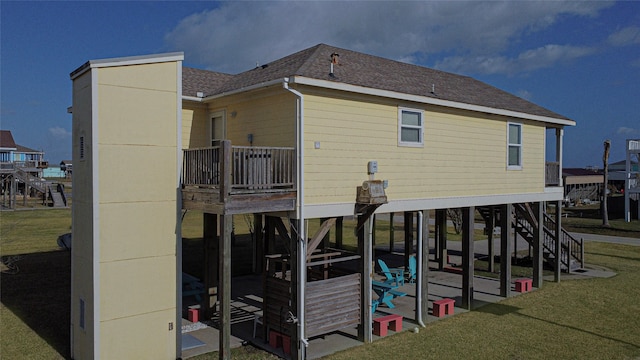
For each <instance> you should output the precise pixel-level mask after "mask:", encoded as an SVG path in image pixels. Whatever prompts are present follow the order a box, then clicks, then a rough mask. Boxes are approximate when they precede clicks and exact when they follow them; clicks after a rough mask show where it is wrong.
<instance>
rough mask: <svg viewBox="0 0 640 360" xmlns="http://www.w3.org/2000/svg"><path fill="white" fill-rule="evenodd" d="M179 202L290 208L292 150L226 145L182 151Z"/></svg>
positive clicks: (240, 209)
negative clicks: (180, 197) (180, 198)
mask: <svg viewBox="0 0 640 360" xmlns="http://www.w3.org/2000/svg"><path fill="white" fill-rule="evenodd" d="M183 153H184V159H183V170H182V178H181V184H182V207H183V209H198V210H203V211H205V212H211V213H216V214H241V213H259V212H271V211H290V210H293V209H294V208H295V200H296V187H295V150H294V149H293V148H287V147H256V146H250V147H249V146H231V142H230V141H226V140H225V141H220V142H219V145H217V146H212V147H208V148H199V149H188V150H184V152H183Z"/></svg>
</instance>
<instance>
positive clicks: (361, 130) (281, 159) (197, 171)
mask: <svg viewBox="0 0 640 360" xmlns="http://www.w3.org/2000/svg"><path fill="white" fill-rule="evenodd" d="M182 62H183V54H182V53H169V54H160V55H151V56H138V57H127V58H116V59H105V60H95V61H89V62H87V63H85V64H84V65H82V66H81V67H80V68H78V69H77V70H75V71H73V72H72V73H71V79H72V81H73V106H72V112H73V166H74V176H73V181H74V184H73V199H74V204H73V240H74V243H73V249H72V252H73V253H72V294H71V299H72V300H71V301H72V314H71V325H72V339H71V341H72V352H73V354H72V355H73V357H74V358H76V359H87V358H104V359H125V358H129V359H131V358H151V359H175V358H178V357H180V356H181V351H180V349H181V346H180V341H181V340H180V339H181V337H180V323H181V318H182V305H181V301H182V296H181V294H180V292H181V289H182V275H181V274H182V263H181V257H182V250H181V234H180V224H181V216H182V212H183V211H184V210H191V209H197V210H200V211H202V212H203V213H204V220H205V222H204V229H203V233H204V241H205V243H206V244H207V245H206V246H205V250H204V251H205V255H204V257H205V266H204V267H205V271H204V273H203V274H202V281H203V283H204V288H205V294H206V296H204V300H203V304H202V309H201V310H202V313H203V315H204V316H211V315H212V314H213V313H217V314H218V316H219V323H220V325H219V330H220V334H221V335H220V339H219V346H220V356H221V358H228V357H229V356H230V355H229V347H230V333H231V322H230V289H231V282H232V278H231V265H232V264H231V234H232V231H233V226H232V216H233V215H237V214H253V215H254V216H253V219H254V222H253V224H254V226H255V231H254V233H255V235H256V236H255V238H254V239H253V241H254V248H255V251H254V252H253V253H249V254H246V255H242V254H241V255H240V256H247V257H252V256H254V254H257V255H256V256H255V259H254V260H252V261H255V262H256V269H258V272H260V273H262V274H263V275H264V277H263V289H264V291H263V302H262V304H263V305H262V310H263V318H262V322H263V323H264V327H265V330H264V331H265V332H266V331H269V332H273V333H274V334H277V335H278V336H281V338H282V339H284V338H286V339H290V345H289V346H290V349H287V350H288V352H290V354H291V355H290V356H291V357H292V358H297V359H303V358H305V356H306V354H305V344H306V343H307V342H308V339H309V338H312V337H316V336H320V335H323V334H326V333H330V332H333V331H336V330H339V329H342V328H357V329H358V338H359V339H360V340H361V341H363V342H368V341H371V339H372V335H371V333H372V325H371V323H372V298H371V274H372V272H373V269H372V266H371V264H372V260H373V259H372V258H371V253H372V250H371V247H372V245H371V226H370V225H371V220H372V217H373V216H383V215H386V214H392V213H393V214H403V216H404V219H405V221H404V223H405V228H406V231H405V233H406V234H407V235H406V238H405V240H406V241H405V243H406V244H407V245H406V246H405V249H406V250H405V260H406V261H408V259H409V256H412V255H413V254H415V256H416V257H417V259H418V261H417V264H418V265H417V266H418V273H417V280H416V288H417V289H418V296H416V305H415V306H416V307H415V321H416V323H417V324H423V323H424V322H426V320H425V319H426V316H427V309H428V300H427V294H428V288H427V280H428V271H427V269H428V266H427V262H428V260H429V248H428V245H427V244H428V242H427V241H426V239H427V238H428V236H429V228H428V226H427V224H428V221H427V220H428V219H429V215H430V214H435V220H436V234H435V237H436V238H437V240H438V246H437V249H436V250H437V251H436V260H437V262H438V264H437V266H442V264H443V262H444V260H443V259H444V258H445V257H446V255H444V254H446V237H445V235H446V230H445V227H446V216H445V211H446V209H451V208H462V214H463V219H464V226H463V254H462V259H463V264H462V270H463V287H462V301H461V303H460V304H458V306H462V307H465V308H471V302H472V300H473V231H472V229H473V218H474V213H475V211H476V210H478V211H480V213H481V214H482V215H483V216H484V218H485V219H486V221H487V223H488V224H491V226H492V227H493V226H496V225H500V226H501V228H502V229H511V228H515V229H516V234H519V235H518V236H523V237H526V238H527V239H528V241H530V244H531V246H532V248H533V257H534V260H535V261H534V275H533V284H534V287H539V286H541V283H542V276H541V274H542V261H543V256H542V254H543V252H545V251H546V252H551V253H554V254H556V255H555V259H556V262H557V266H556V268H557V269H558V270H557V273H558V274H559V271H560V269H561V268H566V269H568V270H570V269H571V265H572V263H573V262H575V261H579V260H580V259H579V256H580V255H579V253H580V251H579V250H578V251H577V252H576V251H574V250H573V248H574V246H576V244H574V243H573V242H572V240H571V239H567V238H566V237H565V235H563V234H564V233H563V232H562V229H561V227H560V221H559V219H560V218H559V215H560V211H559V210H560V207H559V206H557V210H558V211H556V212H555V216H553V217H550V216H548V215H547V214H546V213H545V212H544V209H545V206H543V204H544V203H546V202H548V203H550V204H551V205H553V204H555V205H558V204H560V202H561V201H562V200H563V184H562V175H561V174H562V172H561V170H560V169H561V168H562V139H563V128H564V127H565V126H573V125H575V122H574V121H573V120H571V119H569V118H567V117H565V116H562V115H559V114H556V113H555V112H552V111H550V110H547V109H545V108H543V107H541V106H538V105H536V104H533V103H531V102H529V101H526V100H524V99H522V98H519V97H517V96H514V95H511V94H509V93H506V92H504V91H502V90H499V89H497V88H495V87H492V86H490V85H487V84H485V83H483V82H480V81H477V80H475V79H473V78H470V77H466V76H460V75H455V74H451V73H446V72H442V71H437V70H432V69H428V68H425V67H421V66H416V65H411V64H406V63H402V62H397V61H392V60H388V59H384V58H380V57H376V56H371V55H367V54H362V53H359V52H355V51H350V50H347V49H340V48H336V47H333V46H329V45H324V44H320V45H317V46H314V47H311V48H308V49H305V50H302V51H300V52H298V53H295V54H292V55H289V56H286V57H284V58H282V59H279V60H276V61H273V62H271V63H268V64H264V65H262V66H258V67H256V68H254V69H252V70H249V71H246V72H243V73H240V74H237V75H230V74H222V73H217V72H212V71H206V70H199V69H193V68H188V67H183V64H182ZM547 137H552V138H553V139H554V140H555V146H551V149H549V150H547V148H546V146H545V144H546V142H547ZM550 143H553V141H550ZM547 152H549V154H547ZM547 158H551V159H554V161H552V162H547V161H546V160H545V159H547ZM125 174H126V175H125ZM345 217H355V218H356V219H357V224H356V225H355V228H354V229H351V230H352V231H353V230H355V231H356V232H357V234H358V249H357V251H355V252H349V251H347V250H344V249H341V248H340V246H336V248H332V249H329V248H328V247H327V246H326V242H325V241H323V239H324V238H325V235H326V233H327V231H330V230H331V229H336V230H335V231H336V232H340V231H341V229H342V220H343V218H345ZM316 220H317V221H318V222H320V221H322V226H319V229H318V230H317V231H313V233H311V231H309V227H308V225H307V224H309V222H310V221H316ZM414 224H415V228H414V227H413V226H414ZM539 225H540V226H539ZM500 236H501V244H502V246H501V247H502V251H503V252H502V253H503V254H504V253H510V252H511V246H512V242H513V238H512V237H513V236H514V235H513V233H512V232H511V231H502V232H501V235H500ZM276 238H277V240H276ZM423 239H424V241H423ZM276 241H277V242H279V243H278V244H276ZM279 245H283V246H279ZM561 245H562V246H564V247H563V248H562V249H569V248H571V251H563V250H561ZM577 245H579V244H577ZM283 247H284V248H286V249H287V251H280V250H278V249H282V248H283ZM554 251H555V252H554ZM234 256H235V255H234ZM431 261H433V259H432V260H431ZM346 262H350V263H351V264H356V266H351V267H342V268H341V267H340V266H338V265H339V264H340V263H346ZM500 266H501V295H502V296H508V295H509V291H510V280H511V279H510V264H509V262H508V261H502V262H501V265H500ZM338 269H340V271H338ZM349 269H350V270H349ZM558 276H559V275H558ZM336 284H339V285H340V286H337V285H336ZM329 289H331V290H336V292H335V293H332V294H331V298H332V301H319V300H318V299H322V298H323V297H322V296H320V295H318V294H322V293H323V292H327V291H328V290H329ZM324 298H326V297H324ZM285 344H287V343H285ZM287 345H288V344H287ZM287 345H285V346H287Z"/></svg>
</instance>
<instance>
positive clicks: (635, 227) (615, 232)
mask: <svg viewBox="0 0 640 360" xmlns="http://www.w3.org/2000/svg"><path fill="white" fill-rule="evenodd" d="M563 213H565V214H567V215H568V216H567V217H563V218H562V226H563V227H564V228H565V229H566V230H567V231H571V232H579V233H587V234H599V235H609V236H621V237H631V238H639V239H640V220H633V221H631V222H625V221H624V219H609V224H610V225H611V226H610V227H603V226H602V215H601V213H600V206H599V205H588V206H577V207H573V208H567V209H564V210H563Z"/></svg>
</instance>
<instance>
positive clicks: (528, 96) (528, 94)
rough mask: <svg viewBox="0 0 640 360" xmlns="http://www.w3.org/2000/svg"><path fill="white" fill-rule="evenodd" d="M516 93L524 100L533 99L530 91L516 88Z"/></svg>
mask: <svg viewBox="0 0 640 360" xmlns="http://www.w3.org/2000/svg"><path fill="white" fill-rule="evenodd" d="M516 94H517V95H518V96H519V97H521V98H523V99H525V100H529V101H531V100H533V94H532V93H531V92H530V91H527V90H518V91H517V92H516Z"/></svg>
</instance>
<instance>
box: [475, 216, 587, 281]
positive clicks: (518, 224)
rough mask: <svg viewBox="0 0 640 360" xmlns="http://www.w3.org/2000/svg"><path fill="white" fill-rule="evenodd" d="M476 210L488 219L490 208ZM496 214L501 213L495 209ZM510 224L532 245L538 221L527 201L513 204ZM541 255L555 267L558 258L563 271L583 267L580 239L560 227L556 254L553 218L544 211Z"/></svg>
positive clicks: (582, 251) (582, 249)
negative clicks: (558, 245)
mask: <svg viewBox="0 0 640 360" xmlns="http://www.w3.org/2000/svg"><path fill="white" fill-rule="evenodd" d="M477 210H478V212H479V213H480V214H481V215H482V217H483V218H484V220H485V221H487V222H488V221H489V217H490V216H491V210H490V208H488V207H478V208H477ZM496 214H497V215H498V216H501V215H502V214H500V213H499V211H496ZM510 217H511V226H512V227H513V229H514V230H515V232H516V234H517V235H519V236H520V237H522V238H523V239H525V240H526V241H527V243H529V246H533V242H534V241H535V235H534V234H535V232H536V229H537V227H538V221H537V220H536V217H535V215H534V212H533V210H532V208H531V205H530V204H529V203H521V204H513V213H512V214H510ZM542 226H543V233H544V237H543V242H542V245H543V249H544V250H543V255H544V258H545V260H546V261H547V262H549V263H550V264H551V265H552V266H554V267H555V264H556V261H557V260H556V259H558V258H560V268H561V269H562V270H564V271H567V272H571V271H574V270H577V269H580V268H582V267H584V248H583V242H582V240H577V239H575V238H574V237H573V236H571V235H570V234H569V233H568V232H567V231H566V230H565V229H562V231H561V235H560V255H559V256H558V255H557V254H556V240H555V236H554V235H555V227H556V225H555V220H554V219H553V218H552V217H551V216H549V215H548V214H547V213H544V221H543V224H542Z"/></svg>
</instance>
